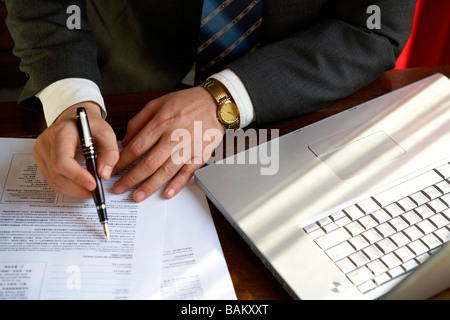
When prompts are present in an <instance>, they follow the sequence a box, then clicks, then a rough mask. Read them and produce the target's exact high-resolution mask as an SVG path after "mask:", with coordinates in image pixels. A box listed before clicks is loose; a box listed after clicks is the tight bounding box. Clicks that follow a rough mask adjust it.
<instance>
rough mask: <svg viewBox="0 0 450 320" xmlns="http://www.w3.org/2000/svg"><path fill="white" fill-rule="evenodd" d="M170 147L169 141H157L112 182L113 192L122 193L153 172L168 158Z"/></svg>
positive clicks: (171, 145) (171, 146)
mask: <svg viewBox="0 0 450 320" xmlns="http://www.w3.org/2000/svg"><path fill="white" fill-rule="evenodd" d="M172 148H173V143H171V142H166V143H163V142H159V143H158V144H157V145H156V146H155V147H154V148H153V149H152V150H151V151H150V152H149V154H148V155H146V156H145V157H144V158H143V159H142V160H140V161H139V162H138V163H137V164H136V165H135V166H134V167H133V168H132V169H131V170H130V171H129V172H127V173H126V174H125V175H124V176H123V177H121V178H120V179H119V180H118V181H117V182H116V183H115V184H114V187H113V190H114V192H116V193H123V192H125V191H127V190H129V189H131V188H133V187H134V186H136V185H137V184H138V183H140V182H142V181H144V180H145V179H147V178H148V177H149V176H151V175H152V174H154V173H155V172H156V171H157V170H158V169H159V168H160V167H161V166H162V165H163V164H164V163H165V162H166V161H167V159H170V156H171V150H172ZM119 161H120V160H119ZM175 173H176V172H174V174H175Z"/></svg>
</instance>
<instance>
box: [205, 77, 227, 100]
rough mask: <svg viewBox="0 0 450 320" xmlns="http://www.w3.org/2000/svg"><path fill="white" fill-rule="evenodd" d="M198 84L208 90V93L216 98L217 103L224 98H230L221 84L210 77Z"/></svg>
mask: <svg viewBox="0 0 450 320" xmlns="http://www.w3.org/2000/svg"><path fill="white" fill-rule="evenodd" d="M200 86H202V87H203V88H205V89H206V90H208V91H209V93H210V94H211V95H212V96H213V97H214V99H216V101H217V104H218V105H220V104H221V103H223V102H224V101H225V100H226V99H229V98H230V95H229V94H228V93H227V92H226V91H225V89H224V88H223V86H222V85H220V84H219V83H218V82H217V81H215V80H214V79H211V78H210V79H208V80H206V81H205V82H204V83H202V84H201V85H200Z"/></svg>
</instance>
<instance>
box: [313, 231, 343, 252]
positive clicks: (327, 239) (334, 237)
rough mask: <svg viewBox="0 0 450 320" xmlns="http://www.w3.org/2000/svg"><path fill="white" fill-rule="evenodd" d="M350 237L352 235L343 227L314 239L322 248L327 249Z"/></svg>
mask: <svg viewBox="0 0 450 320" xmlns="http://www.w3.org/2000/svg"><path fill="white" fill-rule="evenodd" d="M351 237H352V235H351V234H350V233H349V232H348V231H347V230H346V229H345V228H339V229H335V230H333V231H331V232H329V233H327V234H325V235H323V236H321V237H320V238H317V239H316V240H315V241H316V243H317V244H318V245H319V246H320V247H321V248H322V250H328V249H329V248H331V247H334V246H335V245H337V244H339V243H341V242H344V241H345V240H348V239H350V238H351Z"/></svg>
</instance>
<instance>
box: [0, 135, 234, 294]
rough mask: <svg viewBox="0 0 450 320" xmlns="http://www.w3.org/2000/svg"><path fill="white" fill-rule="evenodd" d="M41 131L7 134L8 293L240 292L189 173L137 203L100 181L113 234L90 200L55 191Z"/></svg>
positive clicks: (1, 275)
mask: <svg viewBox="0 0 450 320" xmlns="http://www.w3.org/2000/svg"><path fill="white" fill-rule="evenodd" d="M34 142H35V140H30V139H11V138H0V148H1V150H2V152H1V153H0V197H1V198H0V300H1V299H236V295H235V292H234V289H233V285H232V282H231V278H230V275H229V272H228V269H227V266H226V262H225V258H224V256H223V253H222V250H221V246H220V243H219V240H218V237H217V233H216V230H215V228H214V223H213V221H212V218H211V215H210V212H209V208H208V204H207V201H206V197H205V195H204V194H203V193H202V192H201V191H200V189H198V187H197V186H196V185H195V184H194V183H193V182H192V181H191V182H190V183H189V185H188V186H187V187H185V188H184V189H183V190H182V191H181V192H180V193H179V194H178V195H177V196H176V197H174V198H173V199H170V200H167V199H164V198H163V196H162V193H161V191H160V192H158V193H156V194H155V195H153V196H152V197H150V198H149V199H147V200H145V201H144V202H142V203H140V204H136V203H134V202H133V201H132V200H131V196H130V195H131V192H132V191H130V192H128V193H126V194H123V195H116V194H114V193H113V192H112V191H111V190H112V185H113V184H114V182H115V181H116V180H117V179H118V177H113V178H111V180H109V181H103V186H104V189H105V196H106V199H107V206H108V218H109V223H108V224H109V228H110V231H111V240H109V241H108V240H106V238H105V236H104V234H103V232H102V228H101V225H100V223H99V221H98V216H97V213H96V210H95V207H94V204H93V201H92V199H88V200H78V199H72V198H69V197H66V196H63V195H61V194H56V193H54V192H53V191H52V190H51V189H50V187H49V186H48V185H47V183H46V181H45V179H44V177H43V176H42V174H41V173H40V171H39V170H38V168H37V165H36V163H35V161H34V157H33V156H32V154H31V150H32V147H33V145H34Z"/></svg>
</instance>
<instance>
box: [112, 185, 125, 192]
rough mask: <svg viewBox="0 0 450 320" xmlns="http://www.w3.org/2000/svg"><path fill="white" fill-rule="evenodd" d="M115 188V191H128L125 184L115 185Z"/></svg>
mask: <svg viewBox="0 0 450 320" xmlns="http://www.w3.org/2000/svg"><path fill="white" fill-rule="evenodd" d="M113 190H114V192H115V193H124V192H125V191H126V188H125V186H124V185H123V184H117V185H115V186H114V187H113Z"/></svg>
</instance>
